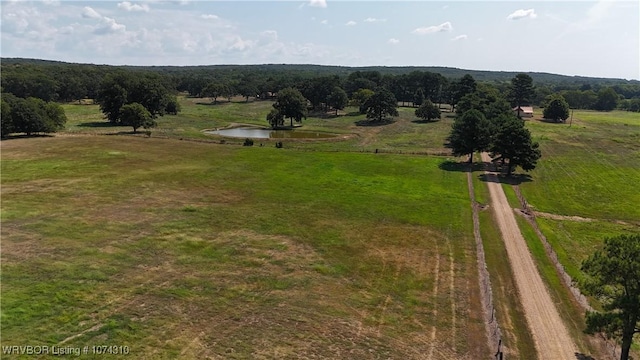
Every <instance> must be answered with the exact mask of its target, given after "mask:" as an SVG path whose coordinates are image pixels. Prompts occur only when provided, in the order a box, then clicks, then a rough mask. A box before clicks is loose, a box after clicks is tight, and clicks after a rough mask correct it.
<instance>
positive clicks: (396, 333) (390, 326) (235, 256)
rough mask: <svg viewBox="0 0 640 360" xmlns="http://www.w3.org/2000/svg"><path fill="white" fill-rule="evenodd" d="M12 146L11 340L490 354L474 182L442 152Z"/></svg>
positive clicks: (106, 143) (6, 325) (132, 142)
mask: <svg viewBox="0 0 640 360" xmlns="http://www.w3.org/2000/svg"><path fill="white" fill-rule="evenodd" d="M85 106H87V105H85ZM1 145H2V163H1V166H2V169H1V170H2V174H1V176H2V178H1V180H2V246H3V248H2V255H1V256H2V258H1V259H2V300H1V301H2V314H1V316H2V337H3V345H24V344H42V345H49V346H51V345H58V346H72V347H76V346H79V347H84V346H92V345H119V346H125V345H126V346H129V348H130V349H131V355H130V356H134V357H135V358H149V359H157V358H167V359H172V358H192V359H201V358H206V357H211V358H231V359H233V358H237V359H242V358H274V359H275V358H278V359H280V358H301V357H320V358H352V359H369V358H403V359H404V358H423V357H424V356H425V354H433V356H434V357H438V358H468V359H477V358H482V357H486V354H488V353H489V352H490V350H488V349H487V348H486V345H485V343H486V338H485V334H484V325H483V323H482V320H481V318H482V317H481V315H480V313H479V311H480V309H479V307H478V306H477V304H478V302H479V300H478V294H477V293H478V291H477V283H478V280H477V274H476V263H475V261H476V260H475V250H474V241H473V237H472V229H471V226H472V225H471V221H470V218H471V213H470V211H471V209H470V207H469V199H468V195H467V191H466V178H465V176H464V173H459V172H448V171H443V170H441V169H440V168H439V165H440V163H441V162H442V161H443V160H442V159H439V158H429V157H424V156H420V157H418V156H399V155H383V154H377V155H375V154H358V153H324V152H302V151H297V150H290V149H275V148H273V147H252V148H243V147H238V146H229V145H215V144H203V143H194V142H185V141H178V140H171V139H155V138H153V137H152V138H141V137H121V136H91V137H84V136H83V137H54V138H35V139H14V140H8V141H3V142H2V143H1ZM88 358H92V357H91V356H89V357H88ZM93 358H103V356H94V357H93Z"/></svg>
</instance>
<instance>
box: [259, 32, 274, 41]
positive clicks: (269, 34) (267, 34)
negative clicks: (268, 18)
mask: <svg viewBox="0 0 640 360" xmlns="http://www.w3.org/2000/svg"><path fill="white" fill-rule="evenodd" d="M260 36H261V37H262V38H264V39H268V40H271V41H276V40H278V32H277V31H275V30H265V31H263V32H261V33H260Z"/></svg>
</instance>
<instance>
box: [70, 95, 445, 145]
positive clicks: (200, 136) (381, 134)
mask: <svg viewBox="0 0 640 360" xmlns="http://www.w3.org/2000/svg"><path fill="white" fill-rule="evenodd" d="M178 99H179V101H180V104H181V106H182V111H181V112H180V113H179V114H178V115H165V116H162V117H159V118H158V119H157V122H158V126H157V127H156V128H154V129H152V136H161V137H170V138H182V139H197V140H209V141H214V142H220V141H224V142H226V143H236V144H237V143H242V142H243V141H244V139H234V138H223V137H221V136H216V135H208V134H205V133H204V132H203V130H206V129H215V128H224V127H227V126H231V125H237V124H248V125H255V126H263V127H268V123H267V121H266V116H267V114H268V113H269V111H271V109H272V104H273V101H271V100H262V101H261V100H254V99H251V100H250V101H249V102H245V100H244V98H233V99H232V101H231V102H229V101H227V100H226V99H224V100H220V101H218V102H217V103H216V104H213V103H212V102H211V99H209V98H191V97H184V96H180V97H179V98H178ZM63 107H64V109H65V112H66V114H67V118H68V122H67V127H66V130H65V132H68V133H86V134H96V133H97V134H104V133H116V134H117V133H130V132H131V131H132V130H133V129H132V128H131V127H125V126H111V125H110V124H109V123H108V122H107V121H106V120H105V119H104V116H103V115H102V113H101V112H100V108H99V106H98V105H78V104H76V103H71V104H65V105H63ZM357 110H358V109H357V108H355V107H348V108H346V109H345V110H341V111H339V115H338V116H336V115H335V112H334V111H329V112H326V113H324V112H313V111H312V112H310V113H309V116H308V117H307V119H304V120H302V123H301V125H302V128H301V129H302V130H307V131H320V132H328V133H332V134H335V135H336V138H334V139H325V140H322V141H318V140H285V141H284V146H285V147H287V148H296V149H300V150H309V151H342V152H375V150H376V149H378V150H379V151H381V152H393V153H401V152H403V153H434V154H448V153H450V151H449V150H448V149H445V148H444V141H445V138H446V136H447V135H448V133H449V131H450V129H451V124H452V122H453V115H452V114H451V113H447V112H443V114H442V120H440V121H432V122H428V123H425V122H422V121H420V119H418V118H417V117H416V116H415V114H414V112H415V108H411V107H400V108H398V111H399V116H398V117H396V118H394V119H393V122H392V123H390V124H386V125H375V126H367V124H366V121H365V115H362V114H359V113H358V111H357ZM286 121H287V123H288V121H289V120H288V119H286ZM298 125H299V124H298ZM363 125H364V126H363ZM141 130H144V129H141ZM275 141H280V140H272V141H269V140H259V141H258V142H259V143H264V144H269V145H270V146H273V143H274V142H275Z"/></svg>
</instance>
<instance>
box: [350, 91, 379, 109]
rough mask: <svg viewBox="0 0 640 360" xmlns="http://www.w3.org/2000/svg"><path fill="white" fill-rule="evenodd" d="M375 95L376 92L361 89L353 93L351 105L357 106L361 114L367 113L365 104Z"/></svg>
mask: <svg viewBox="0 0 640 360" xmlns="http://www.w3.org/2000/svg"><path fill="white" fill-rule="evenodd" d="M373 94H375V91H373V90H371V89H359V90H357V91H355V92H354V93H353V95H352V96H351V105H353V106H357V107H358V110H359V111H360V113H361V114H364V113H366V112H367V109H366V108H365V107H364V104H366V103H367V100H369V98H370V97H372V96H373Z"/></svg>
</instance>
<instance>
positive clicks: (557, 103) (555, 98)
mask: <svg viewBox="0 0 640 360" xmlns="http://www.w3.org/2000/svg"><path fill="white" fill-rule="evenodd" d="M542 114H543V116H544V118H545V119H550V120H553V121H555V122H560V121H565V120H567V118H568V117H569V104H568V103H567V101H566V100H565V99H564V97H563V96H562V95H559V94H555V95H551V97H550V98H549V102H548V103H547V106H545V108H544V110H543V112H542Z"/></svg>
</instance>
